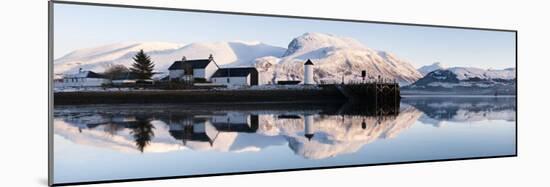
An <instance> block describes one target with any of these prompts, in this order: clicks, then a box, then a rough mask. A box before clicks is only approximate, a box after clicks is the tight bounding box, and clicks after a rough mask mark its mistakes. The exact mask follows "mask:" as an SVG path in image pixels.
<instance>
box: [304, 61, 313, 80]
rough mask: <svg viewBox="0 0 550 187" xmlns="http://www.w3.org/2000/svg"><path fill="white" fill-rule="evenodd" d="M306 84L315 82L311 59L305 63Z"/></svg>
mask: <svg viewBox="0 0 550 187" xmlns="http://www.w3.org/2000/svg"><path fill="white" fill-rule="evenodd" d="M304 84H315V82H314V81H313V62H311V60H309V59H307V61H306V63H304Z"/></svg>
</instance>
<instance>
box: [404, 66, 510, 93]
mask: <svg viewBox="0 0 550 187" xmlns="http://www.w3.org/2000/svg"><path fill="white" fill-rule="evenodd" d="M515 80H516V69H515V68H507V69H503V70H492V69H488V70H484V69H479V68H465V67H453V68H448V69H440V70H435V71H432V72H430V73H428V74H427V75H426V76H424V77H423V78H421V79H419V80H418V81H416V82H415V83H413V84H411V85H409V86H406V87H404V89H402V91H405V92H404V93H407V91H409V90H420V91H437V92H449V93H459V94H462V93H477V94H495V93H497V94H498V93H501V94H515V87H516V81H515Z"/></svg>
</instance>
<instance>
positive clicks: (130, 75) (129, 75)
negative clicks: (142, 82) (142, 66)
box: [111, 72, 139, 80]
mask: <svg viewBox="0 0 550 187" xmlns="http://www.w3.org/2000/svg"><path fill="white" fill-rule="evenodd" d="M135 79H139V75H138V74H137V73H134V72H127V73H124V74H118V75H115V76H114V77H113V79H111V80H135Z"/></svg>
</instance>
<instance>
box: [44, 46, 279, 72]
mask: <svg viewBox="0 0 550 187" xmlns="http://www.w3.org/2000/svg"><path fill="white" fill-rule="evenodd" d="M140 49H143V50H144V51H145V52H146V53H147V54H148V55H150V56H151V59H152V61H153V62H154V63H155V71H156V72H167V71H168V67H169V66H170V65H171V64H172V63H173V62H174V61H176V60H180V59H181V58H182V57H183V56H185V57H186V58H187V59H204V58H208V56H209V55H210V54H212V55H213V56H214V57H215V60H216V63H218V65H221V66H224V65H227V64H234V65H243V63H244V65H247V66H250V65H249V64H246V62H251V61H253V60H254V59H256V58H259V57H263V56H271V55H275V56H280V55H282V54H283V52H284V51H285V49H284V48H280V47H275V46H271V45H267V44H263V43H260V42H242V41H234V42H212V43H207V42H205V43H191V44H188V45H181V44H171V43H134V44H113V45H107V46H101V47H97V48H93V49H84V50H77V51H75V52H72V53H70V54H68V55H66V56H64V57H62V58H59V59H57V60H55V62H54V72H55V73H56V74H63V73H70V72H75V71H77V70H78V69H79V68H82V69H85V70H92V71H95V72H103V71H104V70H105V69H106V68H108V67H110V66H112V65H115V64H122V65H125V66H127V67H129V66H130V65H131V64H132V63H133V59H132V58H133V56H134V55H135V54H136V53H137V52H138V51H139V50H140Z"/></svg>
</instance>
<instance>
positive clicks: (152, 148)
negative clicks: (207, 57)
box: [54, 98, 516, 159]
mask: <svg viewBox="0 0 550 187" xmlns="http://www.w3.org/2000/svg"><path fill="white" fill-rule="evenodd" d="M515 112H516V106H515V98H510V99H507V98H500V99H498V100H497V101H496V100H493V99H492V98H458V99H449V98H444V99H433V98H430V99H423V98H404V99H403V100H402V103H401V106H394V107H385V108H373V107H372V106H365V105H358V104H351V103H347V104H343V105H342V104H317V105H288V104H287V105H285V104H248V105H228V106H225V105H187V106H181V105H145V106H143V105H140V106H136V105H94V106H63V107H56V108H55V110H54V132H55V134H56V135H59V136H61V137H63V138H65V139H67V140H69V141H71V142H73V143H76V144H79V145H86V146H93V147H98V148H103V149H110V150H115V151H117V152H126V153H144V154H149V153H155V152H156V153H159V152H170V151H178V150H186V151H188V150H187V149H190V150H192V151H219V152H251V151H261V150H262V149H265V148H267V147H270V146H281V145H288V147H289V148H290V149H291V150H292V151H293V152H294V153H295V154H296V155H299V156H301V157H303V158H307V159H325V158H329V157H335V156H338V155H343V154H349V153H354V152H356V151H358V150H359V149H360V148H361V147H363V146H364V145H366V144H369V143H371V142H373V141H376V140H378V139H385V138H393V137H396V136H399V134H400V133H401V132H403V131H405V130H406V129H409V128H410V127H411V126H412V125H413V124H415V122H417V121H421V122H423V123H425V124H433V125H434V126H441V124H442V123H444V122H445V121H470V120H472V121H476V120H498V119H500V120H508V121H515Z"/></svg>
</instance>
